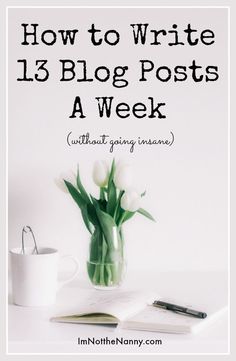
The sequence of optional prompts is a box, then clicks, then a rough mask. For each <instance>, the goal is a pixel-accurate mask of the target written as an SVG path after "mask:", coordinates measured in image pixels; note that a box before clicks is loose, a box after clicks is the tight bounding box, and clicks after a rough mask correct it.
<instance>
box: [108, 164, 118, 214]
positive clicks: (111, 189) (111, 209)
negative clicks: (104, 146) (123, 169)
mask: <svg viewBox="0 0 236 361" xmlns="http://www.w3.org/2000/svg"><path fill="white" fill-rule="evenodd" d="M114 173H115V160H114V159H113V161H112V165H111V171H110V174H109V179H108V187H107V213H109V214H110V215H111V216H113V215H114V213H115V209H116V187H115V184H114V181H113V178H114Z"/></svg>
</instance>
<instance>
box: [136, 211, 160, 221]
mask: <svg viewBox="0 0 236 361" xmlns="http://www.w3.org/2000/svg"><path fill="white" fill-rule="evenodd" d="M137 212H138V213H140V214H142V215H143V216H145V217H147V218H148V219H150V220H151V221H154V222H156V220H155V219H154V218H153V216H152V215H151V214H150V213H148V212H147V211H145V209H143V208H139V209H138V210H137Z"/></svg>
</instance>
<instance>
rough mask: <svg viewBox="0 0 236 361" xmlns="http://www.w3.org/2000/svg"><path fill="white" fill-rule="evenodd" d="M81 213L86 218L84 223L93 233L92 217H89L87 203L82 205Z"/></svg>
mask: <svg viewBox="0 0 236 361" xmlns="http://www.w3.org/2000/svg"><path fill="white" fill-rule="evenodd" d="M81 214H82V217H83V220H84V224H85V226H86V227H87V230H88V231H89V233H91V234H92V233H93V230H92V227H91V224H90V219H89V215H88V209H87V205H85V206H84V207H81Z"/></svg>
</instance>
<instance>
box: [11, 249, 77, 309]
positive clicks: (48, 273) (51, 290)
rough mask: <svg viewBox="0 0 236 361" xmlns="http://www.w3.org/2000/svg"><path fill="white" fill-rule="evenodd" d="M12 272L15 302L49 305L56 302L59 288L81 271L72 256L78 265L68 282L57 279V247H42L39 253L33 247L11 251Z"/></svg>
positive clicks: (30, 304)
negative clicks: (33, 250) (34, 251)
mask: <svg viewBox="0 0 236 361" xmlns="http://www.w3.org/2000/svg"><path fill="white" fill-rule="evenodd" d="M10 258H11V271H12V295H13V302H14V303H15V304H17V305H20V306H50V305H53V304H54V303H55V301H56V293H57V290H58V288H60V287H61V286H63V285H64V284H66V283H68V282H70V281H72V279H74V278H75V277H76V276H77V274H78V261H77V260H76V258H74V257H73V256H70V255H68V256H62V258H70V259H72V260H73V262H74V264H75V270H74V272H73V274H72V275H71V276H70V277H69V278H68V279H66V280H65V281H62V282H58V280H57V276H58V264H59V254H58V251H57V249H55V248H46V247H41V248H39V249H38V253H37V254H36V253H32V248H25V252H24V253H22V248H14V249H12V250H10Z"/></svg>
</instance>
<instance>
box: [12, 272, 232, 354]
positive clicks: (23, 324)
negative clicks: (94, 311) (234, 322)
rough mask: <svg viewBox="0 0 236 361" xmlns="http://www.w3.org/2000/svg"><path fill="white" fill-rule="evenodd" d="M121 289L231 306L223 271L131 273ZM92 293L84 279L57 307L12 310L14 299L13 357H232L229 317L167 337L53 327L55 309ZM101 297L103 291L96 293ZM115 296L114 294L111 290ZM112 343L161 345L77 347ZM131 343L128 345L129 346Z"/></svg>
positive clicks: (62, 294)
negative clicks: (218, 299) (220, 299)
mask: <svg viewBox="0 0 236 361" xmlns="http://www.w3.org/2000/svg"><path fill="white" fill-rule="evenodd" d="M121 289H122V290H131V289H143V290H145V289H146V290H152V291H153V290H154V291H156V292H157V294H159V295H162V296H164V297H171V298H177V299H178V300H180V299H183V300H192V301H193V302H194V303H195V304H197V302H200V303H202V302H208V301H209V302H211V301H210V300H211V299H213V298H214V297H218V296H219V295H221V297H222V296H223V297H224V298H225V300H226V301H225V302H226V303H227V274H226V273H224V272H165V273H164V272H163V273H158V272H155V274H153V272H151V271H150V272H140V271H139V272H138V271H133V270H129V273H128V275H127V277H126V279H125V281H124V284H123V286H122V287H121ZM91 291H93V288H92V286H91V285H90V283H89V281H88V279H87V277H86V276H85V275H84V276H80V277H79V278H78V279H75V280H74V281H72V282H71V283H70V284H68V285H67V286H65V287H64V288H62V289H61V290H60V291H59V292H58V295H57V303H56V305H55V306H53V307H46V308H45V307H43V308H32V307H20V306H16V305H13V304H12V302H11V296H9V309H8V352H9V353H13V354H14V353H59V354H63V353H72V354H74V353H89V354H92V353H115V354H116V353H138V354H140V353H157V354H165V353H170V354H172V353H196V354H199V353H220V354H222V353H227V352H228V313H227V312H225V313H224V314H223V315H222V317H220V318H219V319H218V320H217V321H216V322H214V323H213V324H211V325H210V326H209V327H206V328H205V329H204V330H202V331H201V332H200V333H198V334H195V335H183V334H182V335H181V334H178V335H177V334H167V333H159V332H146V331H145V332H144V331H133V330H122V329H119V330H117V329H116V328H114V327H111V326H100V325H93V326H92V325H78V324H63V323H53V322H50V321H49V318H50V317H52V316H54V315H55V310H58V309H61V310H63V309H65V310H67V309H68V305H75V304H76V303H79V300H80V298H81V297H83V295H88V293H89V292H91ZM96 292H101V291H96ZM106 292H112V291H106ZM79 337H80V338H83V339H86V338H88V337H90V338H92V337H94V338H96V339H99V340H100V339H102V338H106V337H108V338H109V339H110V340H111V339H115V338H116V337H118V338H122V337H123V339H126V340H128V339H129V340H133V339H143V340H147V339H158V340H162V345H157V346H155V345H143V346H141V347H138V346H137V345H135V346H132V345H119V346H117V345H90V346H85V345H78V344H77V339H78V338H79ZM126 342H127V341H126Z"/></svg>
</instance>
